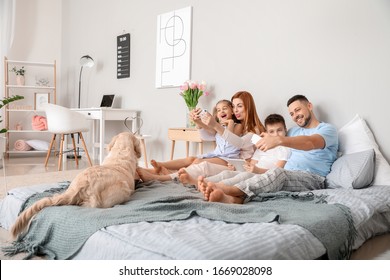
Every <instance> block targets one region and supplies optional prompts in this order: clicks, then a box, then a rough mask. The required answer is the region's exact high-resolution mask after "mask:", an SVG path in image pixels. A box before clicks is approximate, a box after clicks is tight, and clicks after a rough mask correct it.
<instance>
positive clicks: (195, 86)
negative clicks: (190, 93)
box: [190, 82, 198, 89]
mask: <svg viewBox="0 0 390 280" xmlns="http://www.w3.org/2000/svg"><path fill="white" fill-rule="evenodd" d="M197 87H198V84H197V82H192V83H190V89H196V88H197Z"/></svg>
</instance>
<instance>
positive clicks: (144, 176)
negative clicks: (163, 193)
mask: <svg viewBox="0 0 390 280" xmlns="http://www.w3.org/2000/svg"><path fill="white" fill-rule="evenodd" d="M137 173H138V175H139V177H140V178H141V180H142V181H143V182H148V181H153V180H157V176H156V174H152V173H149V172H148V171H147V170H146V169H144V168H141V167H138V168H137Z"/></svg>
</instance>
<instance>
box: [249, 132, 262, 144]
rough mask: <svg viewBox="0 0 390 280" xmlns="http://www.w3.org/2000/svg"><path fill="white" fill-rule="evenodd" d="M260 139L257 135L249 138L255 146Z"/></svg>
mask: <svg viewBox="0 0 390 280" xmlns="http://www.w3.org/2000/svg"><path fill="white" fill-rule="evenodd" d="M260 139H261V137H260V136H259V135H257V134H253V136H252V138H251V142H252V143H253V144H256V143H257V142H259V140H260Z"/></svg>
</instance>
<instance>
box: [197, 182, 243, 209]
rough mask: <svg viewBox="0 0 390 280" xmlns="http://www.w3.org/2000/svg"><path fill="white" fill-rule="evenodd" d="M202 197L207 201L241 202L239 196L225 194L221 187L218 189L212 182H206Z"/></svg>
mask: <svg viewBox="0 0 390 280" xmlns="http://www.w3.org/2000/svg"><path fill="white" fill-rule="evenodd" d="M204 197H205V199H206V200H207V201H211V202H221V203H229V204H241V203H242V199H241V198H239V197H235V196H231V195H227V194H226V193H224V192H223V191H222V190H221V189H219V188H218V187H217V186H216V185H215V184H214V183H212V182H208V183H207V188H206V191H205V192H204Z"/></svg>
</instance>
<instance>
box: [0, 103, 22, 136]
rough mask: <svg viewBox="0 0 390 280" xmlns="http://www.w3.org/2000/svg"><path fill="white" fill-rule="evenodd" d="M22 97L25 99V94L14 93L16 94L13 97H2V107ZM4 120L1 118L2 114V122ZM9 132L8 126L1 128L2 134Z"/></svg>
mask: <svg viewBox="0 0 390 280" xmlns="http://www.w3.org/2000/svg"><path fill="white" fill-rule="evenodd" d="M20 99H24V96H20V95H14V96H11V97H6V98H4V99H0V109H1V108H3V107H4V106H6V105H7V104H9V103H11V102H14V101H16V100H20ZM2 121H3V120H2V119H1V116H0V123H1V122H2ZM6 132H7V129H6V128H2V129H1V130H0V134H1V133H6Z"/></svg>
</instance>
